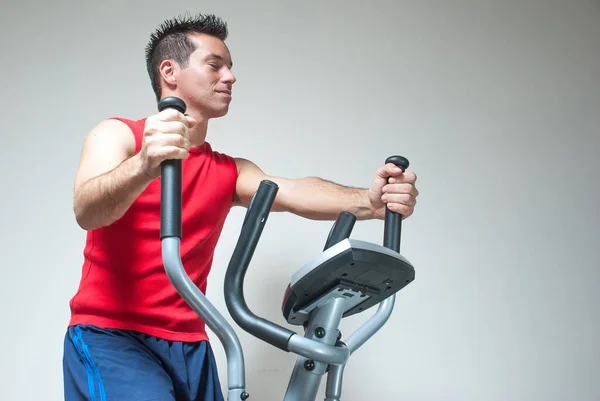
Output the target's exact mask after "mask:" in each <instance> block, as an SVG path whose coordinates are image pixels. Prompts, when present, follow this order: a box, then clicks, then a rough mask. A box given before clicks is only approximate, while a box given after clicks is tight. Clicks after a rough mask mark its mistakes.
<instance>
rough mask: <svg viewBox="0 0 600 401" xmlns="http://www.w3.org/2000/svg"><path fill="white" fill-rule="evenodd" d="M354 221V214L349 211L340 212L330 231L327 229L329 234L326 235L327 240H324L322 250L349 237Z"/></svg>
mask: <svg viewBox="0 0 600 401" xmlns="http://www.w3.org/2000/svg"><path fill="white" fill-rule="evenodd" d="M355 222H356V216H355V215H353V214H352V213H350V212H342V213H340V215H339V216H338V218H337V220H336V222H335V223H334V224H333V227H331V231H329V236H328V237H327V241H326V242H325V247H324V248H323V251H325V250H327V249H329V248H331V247H332V246H334V245H335V244H337V243H338V242H340V241H342V240H345V239H346V238H349V237H350V234H351V233H352V229H353V228H354V223H355Z"/></svg>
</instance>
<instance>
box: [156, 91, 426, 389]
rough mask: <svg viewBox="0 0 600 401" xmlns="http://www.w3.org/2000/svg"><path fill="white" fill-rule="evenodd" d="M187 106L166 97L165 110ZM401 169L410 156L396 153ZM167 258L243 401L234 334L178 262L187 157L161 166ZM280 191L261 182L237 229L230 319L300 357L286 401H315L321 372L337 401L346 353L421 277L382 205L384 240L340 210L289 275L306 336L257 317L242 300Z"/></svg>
mask: <svg viewBox="0 0 600 401" xmlns="http://www.w3.org/2000/svg"><path fill="white" fill-rule="evenodd" d="M166 108H175V109H177V110H178V111H179V112H181V113H185V110H186V105H185V103H184V102H183V101H182V100H181V99H178V98H175V97H168V98H164V99H162V100H161V101H160V102H159V104H158V109H159V110H160V111H162V110H164V109H166ZM388 162H392V163H395V164H396V165H398V166H399V167H400V168H402V169H403V170H406V169H407V168H408V160H406V159H405V158H403V157H401V156H391V157H389V158H388V159H387V160H386V163H388ZM161 170H162V172H161V174H162V178H161V181H162V183H161V185H162V186H161V228H160V237H161V243H162V257H163V262H164V266H165V271H166V274H167V276H168V278H169V280H170V281H171V283H172V284H173V286H174V287H175V288H176V290H177V292H178V293H179V294H180V295H181V296H182V297H183V298H184V300H185V301H186V302H187V303H188V304H189V305H190V307H191V308H192V309H193V310H194V311H195V312H196V313H197V314H198V315H199V316H200V318H201V319H203V321H204V322H205V323H206V325H207V326H208V327H209V328H210V329H211V330H212V331H213V332H214V333H215V334H216V335H217V337H218V338H219V340H220V341H221V343H222V344H223V348H224V350H225V355H226V358H227V386H228V394H227V399H228V400H229V401H238V400H242V401H243V400H246V399H248V398H249V394H248V393H247V392H246V383H245V362H244V354H243V351H242V347H241V345H240V341H239V339H238V337H237V335H236V333H235V330H234V329H233V328H232V327H231V325H230V324H229V323H228V322H227V320H226V319H225V318H224V317H223V316H222V315H221V314H220V313H219V311H218V310H217V309H216V308H215V307H214V306H213V305H212V304H211V303H210V302H209V301H208V299H207V298H206V297H205V295H204V294H203V293H202V292H201V291H200V290H199V289H198V287H197V286H196V285H195V284H194V283H193V282H192V281H191V279H190V278H189V277H188V275H187V274H186V272H185V270H184V267H183V265H182V261H181V255H180V241H181V201H182V195H181V193H182V191H181V190H182V188H181V160H167V161H165V162H163V164H162V166H161ZM277 191H278V186H277V184H275V183H274V182H271V181H268V180H264V181H262V182H261V184H260V186H259V188H258V190H257V192H256V193H255V194H254V196H253V198H252V200H251V202H250V205H249V207H248V210H247V212H246V215H245V218H244V221H243V225H242V229H241V233H240V236H239V239H238V242H237V245H236V247H235V249H234V252H233V255H232V257H231V260H230V263H229V265H228V268H227V273H226V275H225V285H224V291H225V302H226V305H227V309H228V311H229V313H230V314H231V316H232V318H233V319H234V321H235V322H236V323H237V324H238V325H239V326H240V327H241V328H242V329H244V330H246V331H247V332H248V333H250V334H252V335H254V336H255V337H257V338H259V339H261V340H263V341H265V342H267V343H269V344H271V345H273V346H275V347H277V348H279V349H281V350H283V351H286V352H293V353H295V354H296V355H298V357H297V360H296V363H295V366H294V370H293V372H292V375H291V377H290V381H289V383H288V387H287V390H286V393H285V396H284V398H283V400H284V401H314V400H315V399H316V397H317V393H318V390H319V386H320V384H321V380H322V378H323V376H324V375H325V374H326V375H327V386H326V396H325V401H339V400H340V397H341V389H342V378H343V372H344V367H345V364H346V362H347V361H348V359H349V357H350V355H351V354H352V353H353V352H355V351H356V350H357V349H358V348H359V347H361V346H362V345H363V344H364V343H365V342H366V341H367V340H369V339H370V338H371V337H372V336H373V335H374V334H375V333H376V332H377V331H378V330H379V329H380V328H381V327H383V325H384V324H385V323H386V321H387V320H388V318H389V317H390V315H391V313H392V310H393V308H394V302H395V297H396V292H398V291H399V290H401V289H402V288H404V287H405V286H406V285H408V284H409V283H410V282H411V281H413V280H414V278H415V269H414V267H413V266H412V264H411V263H410V262H409V261H408V260H406V259H405V258H404V257H403V256H401V255H400V253H399V251H400V232H401V224H402V219H401V216H400V215H399V214H397V213H394V212H392V211H390V210H389V209H387V210H386V216H385V229H384V238H383V246H381V245H376V244H373V243H369V242H364V241H360V240H355V239H350V238H349V237H350V234H351V232H352V229H353V227H354V223H355V221H356V217H355V216H353V215H352V214H350V213H347V212H343V213H341V214H340V216H339V217H338V219H337V220H336V222H335V223H334V225H333V227H332V229H331V231H330V232H329V236H328V238H327V241H326V243H325V247H324V249H323V252H322V253H321V254H319V255H318V256H317V257H316V258H315V259H313V260H312V261H311V262H309V263H308V264H306V265H305V266H303V267H302V268H300V269H299V270H298V271H297V272H296V273H295V274H293V275H292V277H291V281H290V284H289V285H288V287H287V289H286V291H285V294H284V297H283V303H282V312H283V316H284V318H285V320H286V322H287V323H289V324H290V325H296V326H302V328H303V330H304V334H303V335H299V334H297V333H296V332H294V331H291V330H289V329H287V328H284V327H282V326H280V325H278V324H276V323H273V322H271V321H269V320H267V319H264V318H262V317H259V316H257V315H255V314H254V313H252V312H251V311H250V310H249V308H248V306H247V304H246V301H245V299H244V290H243V287H244V277H245V275H246V272H247V269H248V265H249V264H250V260H251V259H252V256H253V254H254V251H255V249H256V246H257V244H258V241H259V239H260V236H261V233H262V231H263V228H264V226H265V224H266V222H267V219H268V216H269V212H270V210H271V207H272V204H273V201H274V200H275V196H276V194H277ZM375 305H379V306H378V308H377V311H376V313H375V314H374V315H372V316H371V318H370V319H368V320H367V321H366V322H365V323H364V324H363V325H362V326H361V327H359V328H358V329H357V330H356V331H355V332H354V333H353V334H352V335H351V336H349V337H348V338H347V339H346V340H345V341H343V342H342V338H341V333H340V331H339V330H338V328H339V325H340V323H341V320H342V318H344V317H347V316H351V315H354V314H356V313H361V312H364V311H366V310H367V309H369V308H371V307H373V306H375Z"/></svg>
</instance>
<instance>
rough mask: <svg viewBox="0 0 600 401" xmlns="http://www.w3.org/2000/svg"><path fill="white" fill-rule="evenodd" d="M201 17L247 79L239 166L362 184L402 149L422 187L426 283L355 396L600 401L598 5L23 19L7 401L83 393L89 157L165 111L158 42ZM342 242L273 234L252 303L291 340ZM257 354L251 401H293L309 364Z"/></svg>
mask: <svg viewBox="0 0 600 401" xmlns="http://www.w3.org/2000/svg"><path fill="white" fill-rule="evenodd" d="M186 10H188V11H191V12H197V11H202V12H214V13H217V14H219V15H221V16H222V17H224V18H225V19H226V20H227V21H228V22H229V26H230V31H231V36H230V39H229V40H228V44H229V46H230V48H231V51H232V53H233V57H234V62H235V69H234V72H235V73H236V76H237V79H238V82H237V83H236V85H235V91H234V92H235V93H234V101H233V104H232V108H231V112H230V114H229V115H228V116H227V117H226V118H224V119H220V120H217V121H214V122H213V123H212V124H211V125H210V131H209V137H208V140H209V141H210V142H211V144H212V145H213V147H215V148H216V149H217V150H220V151H224V152H227V153H229V154H232V155H234V156H244V157H247V158H250V159H252V160H254V161H255V162H256V163H257V164H259V165H260V166H261V167H262V168H263V169H264V170H265V171H267V172H268V173H272V174H277V175H282V176H287V177H302V176H307V175H317V176H322V177H325V178H327V179H330V180H334V181H338V182H341V183H344V184H348V185H358V186H366V185H369V183H370V180H371V177H372V174H373V172H374V170H375V169H376V168H377V167H378V166H379V165H380V164H381V163H382V162H383V160H384V159H385V157H387V156H388V155H390V154H394V153H400V154H403V155H405V156H407V157H408V158H409V159H410V160H411V162H412V169H413V170H414V171H416V172H417V174H418V176H419V179H418V188H419V190H420V191H421V195H420V196H419V203H418V205H417V210H416V213H415V215H414V216H413V217H411V218H410V219H409V220H407V221H406V222H405V224H404V236H403V254H404V256H406V257H407V258H408V259H409V260H411V261H412V262H413V263H414V265H415V266H416V269H417V280H416V281H415V282H414V283H412V284H411V285H410V286H409V287H407V288H406V289H405V290H403V291H402V292H401V293H399V295H398V301H397V307H396V310H395V313H394V315H393V317H392V318H391V319H390V321H389V324H388V325H387V326H386V327H385V329H384V330H382V331H381V332H380V333H379V334H378V335H377V336H376V337H375V338H374V339H373V341H372V342H371V343H368V344H367V345H365V346H364V348H362V349H361V350H360V351H359V352H358V353H357V354H355V355H354V359H353V360H352V361H351V363H350V364H349V366H348V368H347V370H346V377H345V388H344V398H343V399H344V400H347V401H350V400H360V401H364V400H378V399H383V398H384V397H387V398H386V399H394V400H457V401H458V400H460V401H465V400H486V401H496V400H498V401H506V400H512V401H520V400H527V401H531V400H543V401H554V400H557V401H558V400H580V401H583V400H598V399H600V384H599V380H598V374H599V371H600V345H598V339H599V338H600V324H599V322H598V321H599V319H600V313H599V309H598V304H599V302H600V295H598V281H599V279H600V273H599V269H598V268H599V262H598V248H599V245H600V244H599V238H600V232H599V229H598V225H599V223H600V221H599V217H598V213H597V211H596V210H595V209H596V208H597V205H598V199H599V193H600V189H599V186H600V185H599V180H598V178H597V170H598V167H600V163H599V162H598V158H597V155H598V151H599V150H600V146H599V145H600V139H599V136H600V135H599V128H598V127H599V126H600V44H599V43H600V42H599V40H600V22H599V18H600V3H599V2H598V1H591V0H587V1H586V0H577V1H576V0H570V1H550V0H547V1H543V0H527V1H523V0H512V1H509V0H507V1H502V2H500V1H496V2H492V1H466V0H455V1H441V0H438V1H433V0H432V1H418V2H417V1H414V2H409V1H394V2H392V1H388V2H384V1H374V2H357V3H356V4H355V5H350V3H349V2H342V1H328V2H316V1H302V2H275V1H266V0H262V1H261V2H236V3H234V2H230V1H225V2H223V1H219V2H217V1H214V2H208V1H206V2H195V1H171V2H150V1H144V2H118V1H107V2H93V3H92V2H75V1H72V2H65V1H53V2H34V1H19V2H4V3H3V4H2V12H1V13H0V29H1V30H2V35H0V41H1V46H2V63H1V64H0V71H1V77H2V97H0V106H1V108H0V109H1V110H2V111H1V113H2V125H1V126H2V139H3V145H2V146H1V147H0V148H1V149H2V158H1V159H0V163H1V164H0V166H1V167H2V172H3V174H2V182H3V185H2V188H3V189H2V193H3V197H2V201H1V202H2V204H1V207H0V210H1V213H2V223H3V224H2V228H3V235H2V239H3V240H2V242H1V245H0V247H1V249H0V251H1V253H0V254H1V255H2V256H3V264H2V272H3V278H2V280H0V308H1V311H0V313H1V315H0V316H1V317H2V319H1V321H2V330H1V331H0V336H1V343H2V349H3V356H2V357H1V358H0V394H1V395H0V398H2V399H5V400H19V401H29V400H35V401H39V400H45V401H56V400H60V399H61V397H62V370H61V358H62V341H63V336H64V331H65V326H66V324H67V321H68V318H69V311H68V301H69V299H70V298H71V296H72V295H73V294H74V292H75V290H76V286H77V284H78V280H79V274H80V266H81V262H82V249H83V245H84V235H85V233H84V232H83V231H81V230H80V229H79V228H78V227H77V225H76V223H75V220H74V218H73V213H72V180H73V177H74V173H75V170H76V167H77V162H78V158H79V150H80V146H81V143H82V140H83V138H84V136H85V135H86V134H87V132H88V131H89V130H90V129H91V128H92V126H94V125H95V124H96V123H97V122H99V121H100V120H102V119H104V118H106V117H110V116H113V115H122V116H127V117H131V118H139V117H143V116H147V115H149V114H150V113H153V112H154V110H155V104H154V99H153V96H152V93H151V90H150V85H149V81H148V78H147V76H146V72H145V66H144V60H143V48H144V46H145V44H146V41H147V39H148V36H149V34H150V33H151V32H152V30H153V29H154V28H155V27H156V26H157V25H158V24H159V23H160V22H161V21H162V20H163V19H165V18H168V17H171V16H174V15H176V14H179V13H181V12H184V11H186ZM243 213H244V210H241V209H239V210H234V211H233V212H232V214H231V215H230V217H229V219H228V221H227V224H226V227H225V230H224V233H223V237H222V240H221V242H220V244H219V247H218V249H217V255H216V261H215V268H214V271H213V273H212V275H211V279H210V284H209V286H210V289H209V292H208V295H209V297H210V298H211V299H212V300H213V301H214V302H215V304H216V305H217V306H218V307H220V308H221V309H222V310H225V305H224V302H223V296H222V293H221V288H222V281H223V275H224V270H225V266H226V264H227V262H228V258H229V256H230V255H231V252H232V250H233V246H234V243H235V240H236V235H237V233H238V231H239V228H240V224H241V219H242V217H243ZM330 226H331V225H330V223H329V222H311V221H308V220H304V219H301V218H299V217H295V216H293V215H285V214H278V215H273V216H272V217H271V218H270V220H269V223H268V225H267V228H266V230H265V233H264V237H263V239H262V241H261V245H260V246H259V248H258V250H257V253H256V256H255V260H254V263H253V265H252V266H251V271H250V272H249V274H248V282H247V296H248V302H249V304H250V305H251V307H252V308H254V309H256V310H257V311H260V312H259V313H260V314H262V315H264V316H267V317H270V318H271V319H273V320H275V321H277V322H279V323H283V319H282V318H281V317H280V310H279V307H280V302H281V298H282V295H283V291H284V288H285V286H286V284H287V282H288V280H289V277H290V275H291V274H292V273H293V272H294V271H295V270H296V269H297V268H299V267H300V266H302V265H303V264H304V263H306V262H307V261H308V260H310V259H311V258H313V257H314V256H316V255H317V253H318V252H319V251H320V249H321V247H322V244H323V242H324V240H325V238H326V235H327V233H328V231H329V228H330ZM382 228H383V225H382V223H381V222H380V221H369V222H362V223H360V224H358V225H357V227H356V230H355V234H354V237H355V238H359V239H363V240H368V241H373V242H380V241H381V233H382ZM266 289H268V290H266ZM366 317H367V316H362V317H360V316H359V317H355V318H351V319H349V320H348V321H346V322H344V325H343V326H342V330H343V331H344V333H346V334H349V333H350V332H351V331H352V330H353V329H354V328H355V327H357V326H358V324H359V323H361V322H362V321H364V320H365V319H366ZM240 337H241V340H242V342H243V345H244V347H245V350H246V358H247V362H248V366H247V376H248V377H247V379H248V385H249V387H248V389H249V391H250V393H251V394H252V396H253V397H252V398H253V399H255V400H277V399H281V397H282V394H283V393H284V391H285V387H286V385H287V378H288V376H289V374H290V372H291V369H292V365H293V361H294V357H293V355H291V354H284V353H282V352H280V351H278V350H276V349H273V348H270V347H269V346H267V345H265V344H263V343H260V342H259V341H258V340H256V339H254V338H252V337H249V336H247V335H245V334H244V333H240ZM212 338H214V339H215V341H214V347H215V348H216V353H217V357H218V362H219V364H220V372H221V377H222V378H223V379H224V378H225V366H224V354H223V352H222V348H221V347H220V345H219V344H218V342H217V341H216V337H215V336H214V335H213V336H212ZM321 394H322V392H321Z"/></svg>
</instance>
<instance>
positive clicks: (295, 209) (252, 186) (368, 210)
mask: <svg viewBox="0 0 600 401" xmlns="http://www.w3.org/2000/svg"><path fill="white" fill-rule="evenodd" d="M236 163H237V165H238V171H239V177H238V182H237V187H236V199H235V202H234V206H244V207H247V206H248V204H249V203H250V200H251V199H252V196H253V195H254V193H255V192H256V190H257V189H258V186H259V185H260V182H261V181H262V180H265V179H266V180H271V181H273V182H274V183H276V184H277V185H278V187H279V190H278V191H277V197H276V198H275V201H274V203H273V207H272V209H271V210H272V211H274V212H281V211H287V212H291V213H294V214H296V215H298V216H302V217H305V218H308V219H311V220H335V219H337V217H338V216H339V214H340V212H341V211H348V212H350V213H352V214H354V215H355V216H356V217H357V219H359V220H364V219H370V218H373V209H372V207H371V204H370V202H369V200H368V196H367V194H368V189H363V188H353V187H347V186H343V185H340V184H336V183H334V182H331V181H328V180H325V179H322V178H318V177H307V178H302V179H294V180H293V179H287V178H281V177H273V176H268V175H267V174H265V173H264V172H263V171H262V170H261V169H260V168H259V167H258V166H256V165H255V164H254V163H252V162H250V161H248V160H245V159H236Z"/></svg>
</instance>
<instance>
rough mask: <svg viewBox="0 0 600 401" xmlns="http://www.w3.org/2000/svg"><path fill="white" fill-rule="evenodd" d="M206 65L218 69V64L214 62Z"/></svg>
mask: <svg viewBox="0 0 600 401" xmlns="http://www.w3.org/2000/svg"><path fill="white" fill-rule="evenodd" d="M208 65H210V66H211V67H212V68H214V69H215V70H218V69H219V65H218V64H215V63H209V64H208Z"/></svg>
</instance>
